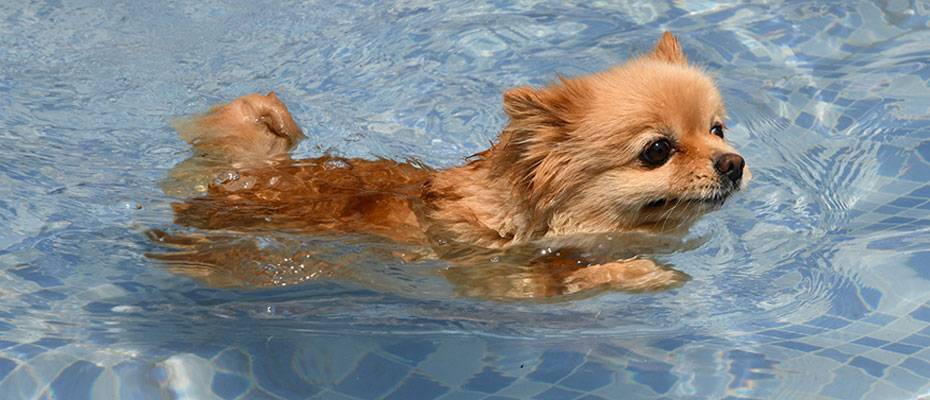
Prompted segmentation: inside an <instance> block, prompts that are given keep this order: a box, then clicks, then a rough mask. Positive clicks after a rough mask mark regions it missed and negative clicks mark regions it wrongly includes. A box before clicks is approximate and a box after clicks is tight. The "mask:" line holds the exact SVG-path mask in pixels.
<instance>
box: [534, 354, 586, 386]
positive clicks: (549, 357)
mask: <svg viewBox="0 0 930 400" xmlns="http://www.w3.org/2000/svg"><path fill="white" fill-rule="evenodd" d="M583 362H584V354H581V353H578V352H573V351H562V350H548V351H546V352H545V353H543V355H542V362H541V363H540V364H539V366H537V367H536V369H535V370H533V372H531V373H530V374H529V375H527V376H526V377H527V378H529V379H530V380H534V381H537V382H546V383H555V382H558V381H559V380H560V379H562V378H564V377H566V376H568V374H570V373H571V372H572V371H573V370H574V369H575V368H577V367H578V366H579V365H581V363H583Z"/></svg>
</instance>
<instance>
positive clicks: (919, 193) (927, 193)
mask: <svg viewBox="0 0 930 400" xmlns="http://www.w3.org/2000/svg"><path fill="white" fill-rule="evenodd" d="M911 196H914V197H918V198H921V199H930V185H924V186H922V187H921V188H920V189H917V190H914V191H913V192H911Z"/></svg>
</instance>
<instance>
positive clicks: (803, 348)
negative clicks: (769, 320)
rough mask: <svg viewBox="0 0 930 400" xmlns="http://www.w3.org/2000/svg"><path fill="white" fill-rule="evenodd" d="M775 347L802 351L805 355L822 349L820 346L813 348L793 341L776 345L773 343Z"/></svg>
mask: <svg viewBox="0 0 930 400" xmlns="http://www.w3.org/2000/svg"><path fill="white" fill-rule="evenodd" d="M775 345H776V346H781V347H787V348H789V349H795V350H800V351H803V352H805V353H810V352H812V351H817V350H820V349H822V347H820V346H814V345H811V344H807V343H801V342H795V341H791V340H789V341H786V342H778V343H775Z"/></svg>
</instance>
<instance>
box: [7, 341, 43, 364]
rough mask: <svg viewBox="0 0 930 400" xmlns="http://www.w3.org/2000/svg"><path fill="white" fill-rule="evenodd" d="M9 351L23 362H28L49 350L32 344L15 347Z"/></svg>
mask: <svg viewBox="0 0 930 400" xmlns="http://www.w3.org/2000/svg"><path fill="white" fill-rule="evenodd" d="M7 351H8V352H9V353H10V354H12V355H15V356H16V357H18V358H20V359H22V360H28V359H30V358H32V357H35V356H37V355H39V354H42V353H44V352H46V351H48V350H47V349H45V348H42V347H39V346H36V345H32V344H21V345H18V346H13V347H11V348H9V349H7Z"/></svg>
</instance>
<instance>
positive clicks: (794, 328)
mask: <svg viewBox="0 0 930 400" xmlns="http://www.w3.org/2000/svg"><path fill="white" fill-rule="evenodd" d="M782 329H784V330H786V331H790V332H797V333H800V334H802V335H804V336H814V335H817V334H821V333H824V332H826V330H825V329H823V328H817V327H813V326H807V325H790V326H786V327H784V328H782Z"/></svg>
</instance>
